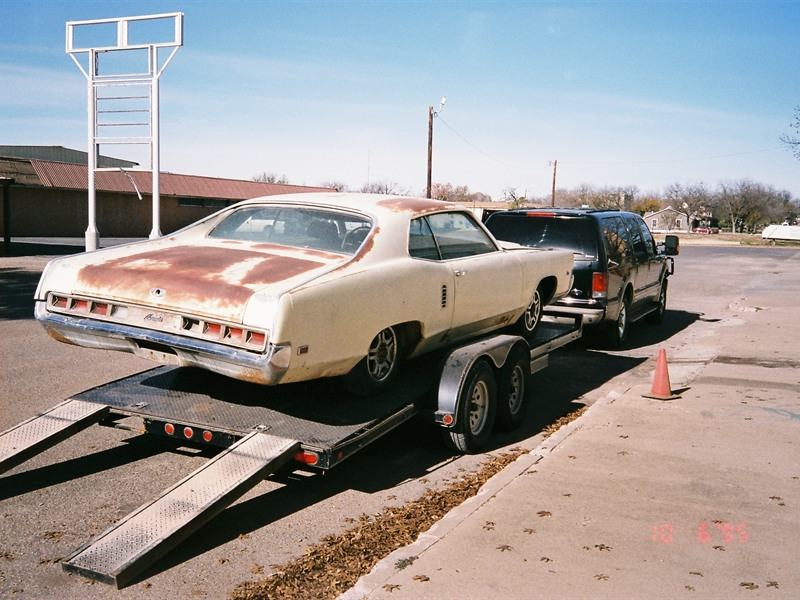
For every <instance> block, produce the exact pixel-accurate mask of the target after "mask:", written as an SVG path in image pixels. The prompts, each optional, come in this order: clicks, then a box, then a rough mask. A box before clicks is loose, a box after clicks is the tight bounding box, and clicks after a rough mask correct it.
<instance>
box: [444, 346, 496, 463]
mask: <svg viewBox="0 0 800 600" xmlns="http://www.w3.org/2000/svg"><path fill="white" fill-rule="evenodd" d="M496 412H497V383H496V379H495V375H494V370H493V369H492V367H491V366H490V365H489V363H487V362H486V361H485V360H479V361H478V362H476V363H475V364H474V365H472V368H471V369H470V370H469V373H467V377H466V379H465V381H464V386H463V387H462V388H461V392H460V394H459V398H458V415H457V419H456V425H455V427H454V428H453V429H445V430H444V432H445V442H446V443H447V444H448V445H449V446H450V447H452V448H453V449H455V450H457V451H459V452H463V453H465V454H474V453H476V452H479V451H480V450H481V449H482V448H483V446H484V445H485V444H486V442H487V441H488V440H489V436H490V435H491V434H492V428H493V427H494V420H495V415H496Z"/></svg>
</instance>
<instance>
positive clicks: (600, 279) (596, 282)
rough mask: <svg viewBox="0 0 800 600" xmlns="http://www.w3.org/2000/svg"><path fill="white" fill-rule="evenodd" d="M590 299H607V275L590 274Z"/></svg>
mask: <svg viewBox="0 0 800 600" xmlns="http://www.w3.org/2000/svg"><path fill="white" fill-rule="evenodd" d="M592 298H608V274H607V273H592Z"/></svg>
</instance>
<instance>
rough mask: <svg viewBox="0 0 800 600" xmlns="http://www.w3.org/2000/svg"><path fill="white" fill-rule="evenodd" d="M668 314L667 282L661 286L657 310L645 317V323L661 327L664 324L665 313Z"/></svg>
mask: <svg viewBox="0 0 800 600" xmlns="http://www.w3.org/2000/svg"><path fill="white" fill-rule="evenodd" d="M665 312H667V280H666V279H665V280H664V283H662V284H661V294H659V296H658V305H657V307H656V309H655V310H654V311H653V312H651V313H649V314H648V315H647V316H646V317H645V321H647V322H648V323H650V324H651V325H660V324H661V323H663V322H664V313H665Z"/></svg>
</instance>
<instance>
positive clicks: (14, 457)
mask: <svg viewBox="0 0 800 600" xmlns="http://www.w3.org/2000/svg"><path fill="white" fill-rule="evenodd" d="M108 412H109V407H108V406H105V405H103V404H97V403H93V402H84V401H83V400H65V401H64V402H62V403H61V404H58V405H56V406H54V407H53V408H51V409H50V410H48V411H47V412H45V413H42V414H41V415H37V416H35V417H31V418H30V419H28V420H27V421H24V422H22V423H20V424H19V425H16V426H15V427H12V428H11V429H8V430H6V431H4V432H3V433H2V434H0V473H3V472H5V471H8V470H9V469H12V468H13V467H16V466H17V465H18V464H20V463H23V462H25V461H26V460H28V459H29V458H31V457H32V456H35V455H36V454H38V453H40V452H44V451H45V450H47V449H48V448H50V447H51V446H55V445H56V444H57V443H59V442H60V441H62V440H65V439H66V438H68V437H70V436H71V435H74V434H76V433H78V432H79V431H82V430H83V429H86V428H87V427H88V426H89V425H92V424H93V423H97V422H98V421H100V420H102V419H103V417H105V416H106V415H107V414H108Z"/></svg>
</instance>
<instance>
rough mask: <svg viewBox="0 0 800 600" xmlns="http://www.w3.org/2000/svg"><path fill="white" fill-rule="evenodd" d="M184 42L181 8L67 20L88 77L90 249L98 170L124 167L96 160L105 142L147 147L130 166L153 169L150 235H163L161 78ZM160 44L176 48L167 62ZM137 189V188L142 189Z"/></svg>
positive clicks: (72, 48) (95, 236) (71, 43)
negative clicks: (141, 161) (140, 158)
mask: <svg viewBox="0 0 800 600" xmlns="http://www.w3.org/2000/svg"><path fill="white" fill-rule="evenodd" d="M182 45H183V13H165V14H159V15H145V16H138V17H120V18H114V19H97V20H90V21H69V22H67V54H69V55H70V57H72V60H73V61H74V62H75V64H76V65H78V68H79V69H80V70H81V72H82V73H83V74H84V76H85V77H86V80H87V83H88V105H87V112H88V114H89V138H88V143H89V149H88V160H87V171H88V175H89V181H88V191H89V209H88V214H89V223H88V226H87V229H86V250H87V251H90V250H96V249H97V247H98V244H99V241H100V234H99V232H98V230H97V212H96V193H95V176H96V174H97V173H98V172H102V171H119V170H120V167H116V166H115V167H104V166H101V165H99V164H98V163H99V157H100V153H101V146H105V145H117V146H123V147H136V146H143V147H146V148H147V158H146V161H145V162H146V163H147V165H146V166H145V165H141V164H140V166H138V167H135V168H130V169H127V170H130V171H145V172H150V173H151V176H152V195H153V228H152V230H151V232H150V238H151V239H153V238H157V237H160V236H161V224H160V202H161V196H160V192H159V176H160V171H161V152H160V140H159V130H160V127H159V89H158V84H159V79H160V77H161V74H162V73H163V72H164V69H166V67H167V65H169V63H170V61H171V60H172V58H173V57H174V56H175V53H176V52H177V51H178V48H179V47H180V46H182ZM162 48H172V51H171V52H170V53H169V56H167V58H166V60H164V62H163V64H161V63H160V61H159V50H160V49H162ZM79 57H80V59H79ZM101 58H102V60H101ZM82 61H83V62H82ZM129 177H130V175H129ZM131 179H132V178H131ZM134 188H135V184H134ZM136 191H137V194H138V189H137V190H136Z"/></svg>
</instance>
